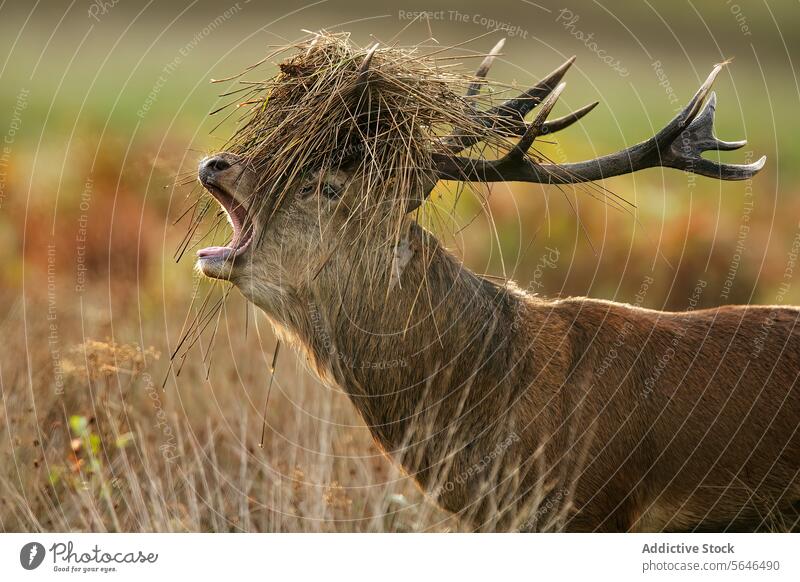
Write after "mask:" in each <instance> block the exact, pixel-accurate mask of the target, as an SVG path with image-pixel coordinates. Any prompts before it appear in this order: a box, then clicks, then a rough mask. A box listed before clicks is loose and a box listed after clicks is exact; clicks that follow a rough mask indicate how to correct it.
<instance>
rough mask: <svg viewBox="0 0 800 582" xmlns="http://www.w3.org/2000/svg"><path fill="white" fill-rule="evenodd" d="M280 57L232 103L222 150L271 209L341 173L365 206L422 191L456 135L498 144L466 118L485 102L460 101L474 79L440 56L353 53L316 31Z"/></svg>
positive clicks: (393, 50)
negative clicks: (352, 181) (250, 172)
mask: <svg viewBox="0 0 800 582" xmlns="http://www.w3.org/2000/svg"><path fill="white" fill-rule="evenodd" d="M371 49H372V50H371ZM288 51H293V52H294V54H293V55H292V56H290V57H289V58H287V59H286V60H284V61H283V62H281V63H280V64H279V72H278V74H277V75H276V76H274V77H272V78H270V79H268V80H266V81H261V82H257V83H252V84H249V87H248V90H247V92H246V93H245V96H244V99H243V103H239V107H241V106H246V107H248V111H247V113H246V114H245V116H244V118H243V119H242V121H241V123H240V127H239V129H238V130H237V131H236V132H235V134H234V135H233V137H232V138H231V140H230V141H229V143H228V144H227V149H228V150H230V151H232V152H234V153H237V154H240V155H242V156H244V157H245V158H246V159H247V160H248V161H249V163H250V164H252V166H253V167H254V168H255V170H256V173H257V175H258V176H259V178H260V182H261V186H262V188H260V189H259V190H262V191H266V190H270V191H271V192H272V193H274V197H273V200H272V202H274V203H278V204H279V203H280V201H281V199H282V197H283V196H284V195H285V194H286V192H287V190H288V188H287V186H288V185H291V184H292V183H294V182H295V181H296V180H297V179H299V178H301V177H302V176H303V175H305V174H306V173H307V172H309V171H311V170H315V169H323V168H324V169H335V168H339V167H344V166H346V167H348V169H349V171H351V172H352V173H353V174H354V175H357V176H359V177H361V178H362V180H363V183H364V185H365V187H364V188H363V193H362V194H363V196H362V198H361V200H360V201H359V202H360V203H361V204H363V205H364V209H366V208H369V207H375V206H376V205H378V206H379V205H381V204H383V203H384V202H393V201H394V200H395V199H396V198H398V197H402V196H408V195H409V193H413V192H417V191H418V190H419V189H420V188H423V187H425V185H426V182H425V180H426V174H427V170H429V169H430V168H431V167H432V160H431V155H432V153H433V152H435V151H441V150H440V147H441V141H440V140H441V138H442V137H443V136H447V135H450V134H452V133H453V132H454V131H456V128H457V131H459V132H464V133H467V134H475V135H481V136H482V140H483V143H487V142H488V143H490V144H495V145H498V146H499V145H500V144H501V143H503V138H502V136H500V135H499V134H496V133H494V132H492V130H490V129H488V128H487V126H486V123H485V122H483V121H481V120H480V119H479V118H478V117H476V115H475V113H476V109H478V107H477V101H478V100H480V99H485V97H480V96H469V97H465V93H466V90H467V87H468V86H469V85H470V84H471V83H474V82H476V81H478V79H476V78H475V76H474V75H471V74H466V73H464V72H461V71H460V70H458V65H454V64H452V60H453V57H452V56H445V55H443V54H442V53H443V52H446V51H447V49H436V50H434V51H431V52H429V54H422V53H423V49H421V48H420V47H412V48H398V47H381V46H378V48H377V49H375V48H374V46H373V47H358V46H356V45H355V44H353V43H352V42H351V40H350V36H349V35H348V34H346V33H340V34H327V33H318V34H314V35H312V36H311V37H310V38H308V39H306V40H304V41H302V42H300V43H298V44H294V45H290V46H286V47H281V48H279V49H278V50H277V51H275V52H273V53H272V55H273V56H274V55H277V54H281V53H285V52H288ZM370 53H372V56H371V60H370V65H369V71H368V78H367V80H366V81H365V80H364V79H363V78H362V75H361V72H360V69H361V67H362V65H363V63H364V61H365V59H367V58H368V55H369V54H370ZM479 56H483V55H479ZM268 58H269V57H268ZM480 81H481V82H484V81H483V80H482V79H480ZM240 100H242V99H241V98H240ZM397 206H398V208H400V209H401V210H402V209H403V208H404V205H402V204H398V205H397ZM351 210H356V211H358V210H360V209H359V208H354V209H351Z"/></svg>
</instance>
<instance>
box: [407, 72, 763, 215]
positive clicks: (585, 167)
mask: <svg viewBox="0 0 800 582" xmlns="http://www.w3.org/2000/svg"><path fill="white" fill-rule="evenodd" d="M570 64H572V62H571V60H570V61H567V63H565V64H564V65H562V66H561V67H560V68H559V69H557V70H556V71H555V72H554V73H553V74H551V75H550V76H549V77H548V79H550V78H557V79H558V80H560V79H561V77H563V74H564V72H566V69H567V68H568V67H569V65H570ZM720 70H722V65H716V66H715V67H714V69H713V70H712V71H711V74H710V75H709V76H708V78H707V79H706V81H705V82H704V83H703V85H702V86H701V87H700V89H699V90H698V91H697V93H695V95H694V97H692V99H691V100H690V101H689V103H688V104H687V106H686V107H685V108H684V109H683V111H681V112H680V113H679V114H678V115H677V116H676V117H675V118H674V119H672V121H670V122H669V123H668V124H667V125H666V126H665V127H664V128H663V129H662V130H661V131H659V132H658V133H656V135H654V136H653V137H651V138H650V139H648V140H647V141H644V142H642V143H639V144H637V145H634V146H632V147H630V148H627V149H624V150H621V151H619V152H616V153H613V154H609V155H607V156H603V157H600V158H596V159H593V160H586V161H583V162H576V163H570V164H561V165H558V164H540V163H538V162H535V161H533V160H532V159H531V158H530V157H529V156H528V155H527V151H528V149H529V148H530V146H531V145H532V144H533V141H534V140H535V139H536V138H537V137H539V136H541V135H544V134H546V133H550V132H552V131H555V130H557V129H563V127H566V126H567V125H569V124H570V123H574V121H576V120H577V119H580V117H582V116H583V115H585V114H586V113H588V111H589V110H591V108H592V107H594V104H592V105H591V106H587V107H584V108H582V109H580V110H578V111H576V112H575V113H572V114H570V115H568V116H566V117H563V118H560V119H556V120H553V121H551V122H546V117H547V115H548V114H549V113H550V111H551V110H552V108H553V106H554V105H555V102H556V100H557V99H558V96H559V95H560V93H561V91H562V90H563V87H564V83H561V84H559V85H558V86H557V87H556V88H555V89H553V90H552V91H549V95H548V96H547V97H546V98H545V99H544V101H543V102H542V108H541V111H540V112H539V114H538V115H537V117H536V119H535V120H534V121H533V123H530V124H525V122H524V121H522V122H519V121H518V119H517V120H516V121H517V122H518V123H516V124H513V125H512V127H513V129H512V130H511V131H512V133H513V134H514V135H520V134H521V135H522V138H521V139H520V141H519V143H517V145H516V146H515V147H514V148H512V149H511V150H510V151H509V152H508V153H507V154H506V155H505V156H504V157H502V158H501V159H499V160H492V161H488V160H484V159H475V158H463V157H458V156H455V155H453V154H454V153H456V151H457V147H458V146H461V145H462V144H467V145H464V146H463V147H468V146H469V145H473V144H474V143H477V141H479V138H478V139H476V136H469V138H468V139H465V137H466V136H454V138H453V139H452V140H450V141H448V142H447V143H446V144H445V145H446V146H447V149H448V150H449V151H450V152H451V153H449V154H441V153H434V154H433V161H434V165H435V168H434V169H435V172H436V177H437V178H438V179H444V180H458V181H480V182H498V181H504V182H535V183H540V184H571V183H578V182H592V181H595V180H602V179H604V178H610V177H612V176H619V175H622V174H629V173H633V172H635V171H638V170H642V169H645V168H654V167H670V168H676V169H680V170H684V171H687V172H692V173H695V174H700V175H702V176H708V177H710V178H717V179H720V180H745V179H747V178H750V177H752V176H753V175H755V174H756V173H757V172H758V171H759V170H761V168H763V167H764V163H765V162H766V156H763V157H762V158H760V159H759V160H758V161H756V162H753V163H751V164H722V163H717V162H714V161H712V160H707V159H705V158H703V157H702V156H701V154H702V153H703V152H705V151H709V150H734V149H738V148H740V147H742V146H743V145H745V143H747V142H746V141H745V140H742V141H736V142H726V141H721V140H719V139H717V138H716V137H715V136H714V133H713V124H714V111H715V108H716V95H715V94H714V93H713V92H711V93H710V98H709V99H708V101H707V102H706V105H705V107H703V103H704V102H705V101H706V97H708V96H709V92H710V89H711V85H712V84H713V82H714V79H715V78H716V76H717V74H718V73H719V72H720ZM559 72H560V75H559V74H557V73H559ZM543 84H544V81H543V82H542V83H540V85H537V87H539V86H541V85H543ZM537 87H535V88H534V89H531V90H529V91H527V92H526V93H525V94H524V95H531V97H533V96H534V93H533V91H534V90H535V89H537ZM542 90H543V89H542ZM539 95H541V94H540V93H539ZM533 100H535V99H531V101H533ZM538 102H541V96H540V97H539V101H537V103H538ZM528 105H529V104H522V103H521V102H518V101H515V100H511V101H509V102H506V103H504V104H503V105H501V106H500V107H499V108H494V109H492V110H490V111H489V112H488V113H487V114H486V115H487V118H489V119H491V117H489V116H490V115H492V114H493V112H496V113H494V115H497V116H498V117H499V118H504V117H506V116H504V115H503V113H502V110H503V108H504V107H505V108H506V109H507V110H509V111H513V115H522V116H524V114H525V113H527V112H528V111H530V109H531V108H532V107H530V106H528ZM507 118H510V119H513V117H511V116H510V115H509V116H508V117H507ZM487 126H488V125H487ZM556 128H557V129H556ZM455 139H459V141H454V140H455ZM472 140H475V141H472ZM463 147H462V148H461V149H463ZM459 151H460V150H459ZM428 194H429V192H428V193H427V194H426V196H425V197H427V195H428ZM420 203H421V201H420ZM416 206H419V204H417V205H416ZM416 206H414V207H416ZM411 210H413V208H411Z"/></svg>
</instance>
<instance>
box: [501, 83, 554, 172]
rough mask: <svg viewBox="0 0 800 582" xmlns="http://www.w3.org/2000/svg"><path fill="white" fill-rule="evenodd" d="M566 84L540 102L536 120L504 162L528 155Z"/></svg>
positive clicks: (520, 158)
mask: <svg viewBox="0 0 800 582" xmlns="http://www.w3.org/2000/svg"><path fill="white" fill-rule="evenodd" d="M566 86H567V84H566V83H559V84H558V86H557V87H556V88H555V89H553V92H552V93H550V95H548V96H547V99H545V100H544V101H543V102H542V107H541V109H540V110H539V113H537V114H536V119H534V120H533V123H531V124H529V125H528V128H527V129H526V131H525V133H524V134H523V136H522V139H521V140H519V142H518V143H517V145H516V146H515V147H514V148H513V149H512V150H511V151H510V152H508V154H506V156H505V158H503V159H504V160H506V159H507V160H508V161H509V162H511V161H515V160H522V159H523V158H524V157H525V155H526V154H527V153H528V150H529V149H530V147H531V146H532V145H533V140H535V139H536V138H537V137H539V136H540V135H542V134H543V133H544V132H543V130H542V127H543V126H544V122H545V120H546V119H547V116H548V115H550V112H551V111H552V110H553V107H555V105H556V101H558V98H559V97H560V96H561V93H562V92H563V91H564V87H566Z"/></svg>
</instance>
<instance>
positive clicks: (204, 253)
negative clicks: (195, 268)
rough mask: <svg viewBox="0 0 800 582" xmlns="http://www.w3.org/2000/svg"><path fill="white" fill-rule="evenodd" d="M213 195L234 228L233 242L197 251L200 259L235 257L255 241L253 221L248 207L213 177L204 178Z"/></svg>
mask: <svg viewBox="0 0 800 582" xmlns="http://www.w3.org/2000/svg"><path fill="white" fill-rule="evenodd" d="M202 182H203V186H205V187H206V190H208V191H209V192H210V193H211V195H212V196H213V197H214V198H215V199H216V200H217V202H219V204H220V206H222V209H223V210H224V211H225V213H226V214H227V215H228V221H229V222H230V224H231V227H232V228H233V236H232V237H231V242H229V243H228V244H227V245H226V246H224V247H206V248H204V249H200V250H199V251H197V257H198V258H200V259H220V260H225V259H229V258H235V257H238V256H239V255H241V254H242V253H244V252H245V251H246V250H247V249H248V248H249V247H250V243H251V242H252V241H253V233H254V232H255V229H254V228H253V222H252V220H251V219H250V216H249V214H248V212H247V208H246V207H245V206H244V205H243V204H242V203H241V202H239V201H238V200H237V199H236V198H234V197H233V196H232V195H231V194H230V193H228V192H227V191H226V190H225V189H224V188H222V187H220V186H219V185H217V183H216V182H214V181H213V180H211V179H206V180H202Z"/></svg>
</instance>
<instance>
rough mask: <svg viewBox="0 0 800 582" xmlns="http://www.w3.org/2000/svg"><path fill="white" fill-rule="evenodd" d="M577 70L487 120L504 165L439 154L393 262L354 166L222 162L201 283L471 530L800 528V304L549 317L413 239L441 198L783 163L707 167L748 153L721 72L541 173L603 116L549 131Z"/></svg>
mask: <svg viewBox="0 0 800 582" xmlns="http://www.w3.org/2000/svg"><path fill="white" fill-rule="evenodd" d="M376 46H377V45H376ZM499 48H500V45H498V46H497V47H495V49H494V50H493V51H492V52H491V53H490V54H489V55H488V56H487V57H486V59H485V60H484V62H483V64H482V65H481V67H480V68H479V70H478V73H477V75H475V84H474V85H472V86H470V87H469V89H468V95H474V94H475V93H477V92H478V90H479V88H480V84H479V81H480V80H481V79H482V78H483V77H484V76H485V75H486V72H487V70H488V68H489V65H490V64H491V62H492V59H493V58H495V57H496V55H497V54H498V51H499ZM309 50H311V49H309ZM392 50H393V49H386V53H385V54H384V53H383V52H382V51H383V49H381V51H376V47H372V49H370V50H367V51H365V50H363V49H354V51H355V52H354V54H357V55H358V59H359V60H358V62H357V63H356V65H355V66H353V67H352V68H351V69H348V70H347V71H346V74H348V75H350V77H349V79H350V80H351V81H352V84H351V87H353V88H354V90H357V91H361V92H369V91H370V83H371V82H372V78H371V75H372V74H373V73H372V72H373V71H375V70H376V66H375V61H376V59H375V58H374V57H375V56H376V55H384V57H385V59H390V58H392V53H391V51H392ZM348 62H349V61H348ZM382 62H388V61H387V60H385V61H382ZM358 63H360V65H359V64H358ZM571 63H572V60H570V61H567V62H566V63H565V64H564V65H563V66H561V67H560V68H559V69H557V70H556V71H554V72H553V73H551V74H550V75H549V76H547V77H546V78H545V79H543V80H542V81H541V82H540V83H539V84H537V85H536V86H535V87H533V88H531V89H529V90H528V91H525V92H524V93H523V94H522V95H520V96H519V97H518V98H514V99H510V100H508V101H505V102H504V103H503V104H501V105H498V106H496V107H494V108H491V109H488V110H478V109H477V108H476V109H475V110H474V115H475V119H476V120H477V122H476V123H478V124H479V125H481V126H482V127H485V128H486V131H487V132H488V131H490V130H497V131H502V132H504V133H503V135H505V136H506V137H507V138H509V139H511V138H513V137H517V138H519V139H518V141H517V142H516V144H515V145H509V147H508V149H507V153H505V155H503V156H501V157H500V158H499V159H487V158H484V157H462V156H459V154H460V153H461V152H462V151H464V150H467V149H468V148H470V147H472V146H474V145H475V144H477V143H478V142H480V141H481V140H482V135H481V134H480V133H477V134H476V133H475V132H474V131H464V130H462V129H460V128H458V127H454V128H452V131H450V132H449V133H448V134H447V135H444V136H441V139H439V140H436V141H434V142H433V143H431V145H430V148H431V152H430V158H429V159H430V160H431V163H430V165H429V167H425V168H423V172H424V176H425V178H426V180H425V181H423V182H424V184H423V186H424V187H423V186H419V187H416V186H409V185H407V184H408V182H402V183H401V181H398V185H397V188H407V189H409V191H403V192H400V193H399V195H398V197H397V200H404V201H405V202H404V204H406V207H405V208H402V209H401V212H402V216H403V218H402V220H401V223H400V228H399V230H396V231H395V230H392V232H399V236H398V237H397V238H396V239H394V240H395V242H393V243H392V244H381V245H378V244H371V245H365V244H363V240H364V239H363V238H360V236H361V234H362V233H363V231H364V224H363V223H362V222H360V221H359V220H357V219H353V214H354V213H357V210H355V208H356V207H357V205H358V201H359V200H361V199H363V197H364V196H365V193H368V192H369V189H370V188H371V184H370V183H369V181H367V180H365V179H364V177H363V175H361V174H359V173H358V172H356V171H354V170H352V167H353V166H352V165H348V163H346V162H342V163H341V164H338V165H337V166H336V167H313V166H312V167H308V168H303V169H302V171H298V172H296V174H295V176H296V179H292V180H282V181H276V182H274V183H271V184H265V183H264V180H263V179H262V176H261V175H260V173H259V170H258V169H257V168H256V167H255V166H254V162H253V160H252V159H250V158H248V157H247V156H243V155H240V154H239V153H228V152H223V153H219V154H216V155H213V156H211V157H208V158H206V159H204V160H203V161H202V162H201V164H200V168H199V180H200V182H201V183H202V184H203V186H204V187H205V188H206V189H207V190H208V191H209V192H210V193H211V194H212V195H213V196H214V197H215V198H216V199H217V201H218V202H219V203H220V205H221V206H222V207H223V208H224V209H225V211H226V212H227V214H228V215H229V217H230V222H231V224H232V226H233V239H232V240H231V242H230V244H228V245H227V246H224V247H212V248H207V249H203V250H200V251H198V253H197V254H198V268H199V269H200V270H201V271H202V272H203V273H204V274H205V275H207V276H208V277H212V278H216V279H223V280H228V281H230V282H231V283H233V284H234V285H235V286H236V287H238V289H239V290H240V291H241V292H242V293H243V294H244V296H245V297H246V298H247V299H248V300H249V301H251V302H252V303H254V304H255V305H257V306H258V307H259V308H261V310H263V311H264V313H265V314H266V315H267V317H268V318H269V320H270V321H271V322H272V324H273V325H274V328H275V330H276V333H277V334H278V336H279V337H280V338H282V339H284V340H286V341H289V342H291V343H293V344H294V345H295V346H296V347H297V348H298V349H300V350H301V351H302V352H303V353H304V354H305V356H306V358H307V360H308V362H309V364H310V366H311V367H312V368H313V369H314V370H315V371H316V372H317V373H318V374H319V376H320V377H321V378H322V379H323V380H324V381H325V382H327V383H329V384H330V385H334V386H336V387H339V388H340V389H342V390H343V391H345V392H346V393H347V395H348V396H349V398H350V400H351V401H352V403H353V405H354V406H355V407H356V408H357V410H358V412H359V413H360V415H361V417H362V418H363V420H364V422H365V423H366V424H367V426H368V427H369V428H370V430H371V432H372V434H373V436H374V438H375V440H376V442H377V443H378V445H379V446H380V447H382V449H383V450H385V451H386V452H387V454H389V455H391V456H392V457H394V458H395V459H396V460H397V461H398V462H399V463H400V464H401V465H402V466H403V468H404V469H405V471H407V473H408V474H409V475H410V476H411V477H413V479H414V480H416V482H417V483H418V484H419V486H420V487H421V488H422V489H423V490H424V491H426V492H427V493H428V494H429V495H430V497H432V498H433V499H434V500H435V502H436V503H438V504H440V506H442V507H444V508H445V509H447V510H449V511H451V512H454V513H455V514H457V515H458V516H460V518H461V519H463V520H464V523H466V524H468V527H470V528H473V529H476V530H503V531H508V530H524V531H543V530H551V529H560V530H565V531H699V530H705V531H723V530H726V531H732V530H746V531H750V530H765V529H766V530H769V529H793V528H797V527H798V517H799V516H800V513H799V511H800V505H799V502H800V478H798V471H800V434H798V426H800V390H799V389H798V388H797V385H796V382H797V377H798V374H800V330H798V328H797V327H796V326H797V323H798V317H799V316H800V311H798V309H797V308H792V307H778V306H725V307H720V308H717V309H703V310H696V311H691V312H685V313H676V312H664V311H653V310H649V309H643V308H640V307H638V306H631V305H626V304H623V303H616V302H612V301H604V300H600V299H591V298H586V297H573V298H566V299H555V300H549V299H544V298H540V297H537V296H534V295H532V294H529V293H526V292H525V291H523V290H521V289H520V288H519V287H517V286H516V285H515V284H514V283H512V282H498V281H495V280H492V279H489V278H486V277H483V276H480V275H477V274H475V273H473V272H471V271H469V270H468V269H466V268H465V267H464V266H463V265H462V264H461V263H460V261H459V260H458V259H457V258H456V257H455V256H454V255H453V254H451V253H450V252H448V251H447V250H446V249H445V248H443V246H442V245H441V244H440V242H439V241H438V240H437V238H436V237H435V236H434V235H433V234H432V233H431V232H429V231H428V230H426V229H425V228H423V227H421V226H420V225H419V224H418V223H417V221H415V218H414V216H415V215H414V214H413V213H412V211H414V210H416V209H418V208H420V207H422V206H424V204H425V201H426V199H427V198H428V196H429V194H430V192H431V190H432V189H433V186H434V185H435V184H436V182H437V181H439V180H451V181H462V182H500V181H506V182H534V183H542V184H562V185H563V184H573V183H578V182H590V181H597V180H602V179H603V178H607V177H610V176H616V175H621V174H627V173H632V172H635V171H637V170H641V169H645V168H655V167H669V168H677V169H679V170H684V171H686V172H692V173H695V174H699V175H702V176H707V177H709V178H715V179H721V180H744V179H749V178H751V177H752V176H754V175H755V174H756V173H757V172H758V171H759V170H760V169H761V168H762V167H763V165H764V163H765V158H761V159H760V160H758V161H756V162H754V163H751V164H747V165H735V164H726V163H718V162H716V161H712V160H710V159H706V158H704V157H702V155H701V154H702V153H703V152H705V151H708V150H734V149H736V148H739V147H741V146H742V145H744V142H743V141H740V142H725V141H721V140H718V139H717V138H716V137H715V136H714V135H713V131H712V126H713V121H714V112H715V105H716V98H715V95H714V93H712V92H711V85H712V82H713V81H714V78H715V77H716V76H717V74H718V73H719V71H720V69H721V66H720V65H717V66H716V67H714V69H713V71H712V72H711V74H710V75H709V77H708V79H707V80H706V81H705V82H704V83H703V84H702V86H701V87H700V89H699V90H698V91H697V93H696V94H695V95H694V96H693V97H692V99H691V100H690V101H689V103H688V105H686V107H685V108H684V109H683V110H682V111H681V112H680V113H679V114H678V115H677V116H676V117H675V118H674V119H673V120H672V121H670V122H669V123H668V124H667V125H666V126H665V127H664V128H663V129H661V130H660V131H658V132H657V133H656V134H655V135H654V136H653V137H651V138H650V139H648V140H646V141H644V142H642V143H639V144H637V145H634V146H632V147H629V148H627V149H623V150H621V151H619V152H617V153H614V154H610V155H606V156H603V157H600V158H597V159H592V160H588V161H584V162H578V163H565V164H558V165H556V164H547V163H542V162H541V161H539V160H537V159H534V157H533V156H532V155H531V154H530V152H529V148H530V147H531V145H532V144H533V142H534V140H535V139H536V138H539V137H540V136H542V135H545V134H547V135H549V134H552V133H554V132H556V131H559V130H561V129H563V128H565V127H567V126H568V125H570V124H572V123H574V122H575V121H577V120H578V119H580V118H581V117H582V116H583V115H585V114H586V113H587V112H588V111H589V110H590V109H591V108H592V107H593V105H592V106H588V107H585V108H583V109H581V110H578V111H576V112H574V113H573V114H570V115H567V116H565V117H562V118H559V119H555V120H551V121H549V120H548V115H549V113H550V112H551V110H552V108H553V106H554V105H555V103H556V99H557V98H558V96H559V94H560V93H561V92H562V90H563V88H564V84H563V83H562V82H561V79H562V77H563V76H564V74H565V73H566V71H567V69H568V68H569V66H570V65H571ZM387 66H388V65H387ZM341 69H342V70H344V67H341ZM286 70H289V67H286ZM290 73H292V74H299V73H297V72H296V71H290ZM339 74H342V75H344V74H345V72H340V73H339ZM410 98H411V97H410ZM269 106H270V104H266V103H265V107H269ZM535 107H538V113H537V114H536V116H535V118H534V119H533V120H532V121H530V122H526V121H525V117H526V116H527V115H528V113H530V112H531V111H532V110H533V109H534V108H535ZM324 130H325V127H324V124H323V125H322V126H320V129H319V131H320V136H322V132H324ZM320 139H322V137H320ZM353 151H354V152H355V154H354V155H356V156H358V155H367V154H366V153H364V150H363V148H362V149H361V150H359V149H358V148H354V150H353ZM388 170H389V171H391V170H392V168H389V169H388ZM411 188H415V189H414V190H413V191H411V190H410V189H411ZM278 191H279V192H278ZM278 194H279V195H280V196H281V198H282V204H281V205H280V206H273V207H272V209H271V210H270V212H265V211H262V207H263V204H261V202H260V201H263V200H264V199H267V198H269V197H270V196H277V195H278ZM257 201H259V202H257ZM409 201H410V202H409ZM257 205H258V208H256V207H257ZM387 212H389V211H388V210H387ZM382 224H383V223H380V222H378V223H377V224H372V225H370V228H377V229H380V228H383V226H382ZM386 224H389V223H388V222H387V223H386ZM386 228H387V230H389V227H388V226H387V227H386ZM391 228H392V229H394V228H395V227H394V223H392V226H391Z"/></svg>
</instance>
